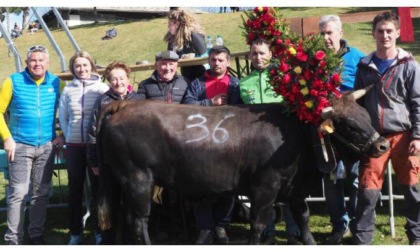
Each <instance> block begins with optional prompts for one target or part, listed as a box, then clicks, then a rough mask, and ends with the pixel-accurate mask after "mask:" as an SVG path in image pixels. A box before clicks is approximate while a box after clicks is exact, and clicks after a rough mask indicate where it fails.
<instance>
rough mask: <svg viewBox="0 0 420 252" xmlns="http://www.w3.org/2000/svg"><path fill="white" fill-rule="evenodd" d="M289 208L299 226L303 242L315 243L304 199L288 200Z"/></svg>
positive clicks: (307, 243)
mask: <svg viewBox="0 0 420 252" xmlns="http://www.w3.org/2000/svg"><path fill="white" fill-rule="evenodd" d="M298 198H299V197H298ZM290 210H291V211H292V213H293V216H294V218H295V220H296V223H297V224H298V226H299V229H300V232H301V234H302V240H303V244H305V245H316V243H315V239H314V237H313V236H312V233H311V230H310V228H309V207H308V204H307V203H306V200H296V201H293V202H290Z"/></svg>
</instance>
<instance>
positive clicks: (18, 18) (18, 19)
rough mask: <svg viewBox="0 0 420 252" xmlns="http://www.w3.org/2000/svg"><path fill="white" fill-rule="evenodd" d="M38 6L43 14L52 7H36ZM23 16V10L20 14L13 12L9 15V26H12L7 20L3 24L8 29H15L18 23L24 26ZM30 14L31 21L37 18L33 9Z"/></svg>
mask: <svg viewBox="0 0 420 252" xmlns="http://www.w3.org/2000/svg"><path fill="white" fill-rule="evenodd" d="M36 8H37V10H38V12H39V14H40V15H41V16H42V15H44V14H45V13H47V12H48V11H49V10H50V9H51V8H50V7H36ZM22 16H23V14H22V12H21V13H20V14H19V15H15V14H13V13H11V14H10V15H9V26H10V27H7V22H6V20H4V23H3V25H4V26H5V27H6V29H9V30H11V29H13V26H14V24H15V23H17V24H18V25H19V27H21V28H22V19H23V17H22ZM29 16H30V18H31V19H30V22H31V21H34V20H36V16H35V14H33V12H32V10H30V14H29Z"/></svg>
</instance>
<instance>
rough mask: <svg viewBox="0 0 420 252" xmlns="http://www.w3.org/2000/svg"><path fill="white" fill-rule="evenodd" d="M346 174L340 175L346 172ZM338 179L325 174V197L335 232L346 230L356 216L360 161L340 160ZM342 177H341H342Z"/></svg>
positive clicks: (337, 172)
mask: <svg viewBox="0 0 420 252" xmlns="http://www.w3.org/2000/svg"><path fill="white" fill-rule="evenodd" d="M344 171H345V176H340V175H341V174H344ZM336 174H338V175H337V179H335V180H334V179H331V177H330V174H326V175H325V176H324V187H325V198H326V204H327V209H328V213H329V215H330V221H331V224H332V226H333V230H332V231H333V232H338V231H346V230H347V229H348V227H349V222H350V221H351V220H353V219H354V218H355V215H356V204H357V187H358V185H359V180H358V175H359V161H357V162H350V161H342V160H339V161H338V163H337V171H336ZM340 177H341V178H340ZM346 188H347V190H348V195H349V201H348V202H347V204H346V201H345V195H344V191H345V189H346Z"/></svg>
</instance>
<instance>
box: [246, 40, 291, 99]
mask: <svg viewBox="0 0 420 252" xmlns="http://www.w3.org/2000/svg"><path fill="white" fill-rule="evenodd" d="M271 57H272V53H271V51H270V45H269V43H268V42H267V41H266V40H264V39H256V40H254V42H252V44H251V51H250V53H249V59H251V63H252V66H253V68H254V70H253V71H252V72H251V73H250V74H249V75H248V76H247V77H245V78H243V79H241V81H240V82H239V89H240V92H241V98H242V101H243V102H244V103H245V104H260V103H272V102H283V97H282V96H281V95H278V94H277V93H276V92H274V91H273V87H272V86H271V84H270V78H269V74H270V73H269V65H270V60H271Z"/></svg>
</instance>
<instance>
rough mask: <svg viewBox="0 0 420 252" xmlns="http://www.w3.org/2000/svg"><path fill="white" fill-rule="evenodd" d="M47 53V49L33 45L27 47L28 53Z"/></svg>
mask: <svg viewBox="0 0 420 252" xmlns="http://www.w3.org/2000/svg"><path fill="white" fill-rule="evenodd" d="M35 51H36V52H48V50H47V48H45V47H44V46H42V45H34V46H31V47H29V49H28V52H35Z"/></svg>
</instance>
